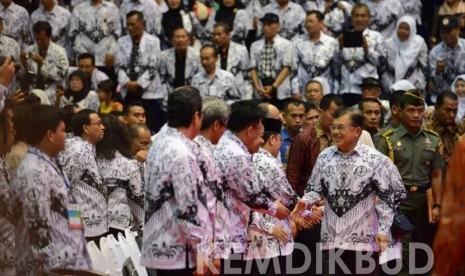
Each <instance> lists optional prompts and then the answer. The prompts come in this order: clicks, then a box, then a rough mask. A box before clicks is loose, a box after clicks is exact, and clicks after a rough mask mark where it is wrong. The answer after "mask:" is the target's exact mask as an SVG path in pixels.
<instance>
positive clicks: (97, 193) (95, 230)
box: [58, 137, 108, 237]
mask: <svg viewBox="0 0 465 276" xmlns="http://www.w3.org/2000/svg"><path fill="white" fill-rule="evenodd" d="M58 161H59V163H60V165H61V166H62V167H63V170H64V172H65V174H66V175H67V176H68V178H69V180H70V183H71V193H72V195H73V196H74V197H75V198H76V200H77V202H78V204H79V207H80V211H81V217H82V222H83V224H84V234H85V236H86V237H95V236H100V235H102V234H105V233H106V232H108V221H107V212H108V204H107V203H108V189H107V186H106V185H105V183H104V182H103V178H102V175H101V173H100V171H99V169H98V166H97V160H96V152H95V146H94V145H92V144H90V143H89V142H87V141H86V140H84V139H82V138H81V137H73V138H70V139H66V143H65V150H64V151H62V152H61V153H60V155H59V156H58Z"/></svg>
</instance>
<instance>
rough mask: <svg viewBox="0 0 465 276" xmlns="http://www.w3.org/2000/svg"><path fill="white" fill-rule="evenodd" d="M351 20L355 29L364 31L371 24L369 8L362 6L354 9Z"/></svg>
mask: <svg viewBox="0 0 465 276" xmlns="http://www.w3.org/2000/svg"><path fill="white" fill-rule="evenodd" d="M351 21H352V26H353V27H354V30H355V31H358V32H363V31H364V30H365V29H366V28H368V25H369V24H370V15H369V12H368V9H367V8H365V7H361V8H357V9H355V10H353V11H352V16H351Z"/></svg>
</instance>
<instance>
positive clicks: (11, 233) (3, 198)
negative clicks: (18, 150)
mask: <svg viewBox="0 0 465 276" xmlns="http://www.w3.org/2000/svg"><path fill="white" fill-rule="evenodd" d="M13 176H14V171H13V170H12V169H11V168H10V167H9V166H8V164H7V163H6V162H5V161H4V160H3V159H2V158H1V157H0V205H1V206H2V208H1V209H0V225H1V227H0V252H2V254H0V264H1V265H0V274H1V275H5V276H14V275H16V269H15V256H14V250H15V233H16V231H15V230H16V223H17V218H16V211H17V208H15V205H14V200H13V190H12V188H11V184H12V183H11V182H12V180H13Z"/></svg>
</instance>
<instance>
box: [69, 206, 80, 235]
mask: <svg viewBox="0 0 465 276" xmlns="http://www.w3.org/2000/svg"><path fill="white" fill-rule="evenodd" d="M68 219H69V228H70V229H79V230H82V221H81V211H79V205H77V204H68Z"/></svg>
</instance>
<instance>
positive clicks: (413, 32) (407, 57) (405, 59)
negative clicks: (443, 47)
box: [392, 15, 425, 80]
mask: <svg viewBox="0 0 465 276" xmlns="http://www.w3.org/2000/svg"><path fill="white" fill-rule="evenodd" d="M401 23H407V25H409V27H410V35H409V37H408V38H407V40H405V41H403V42H402V41H400V40H399V37H398V36H397V29H399V26H400V24H401ZM392 39H393V40H394V43H395V44H396V46H397V57H396V68H395V72H396V73H395V78H396V80H399V79H402V78H404V76H405V73H407V70H408V68H409V67H410V65H412V63H413V62H414V61H415V58H416V57H417V56H418V54H419V53H420V51H421V48H422V46H423V44H424V43H425V41H424V40H423V38H422V37H421V36H419V35H417V25H416V23H415V19H413V17H411V16H409V15H404V16H402V17H401V18H400V19H399V20H398V21H397V25H396V33H395V34H394V35H393V36H392Z"/></svg>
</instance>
